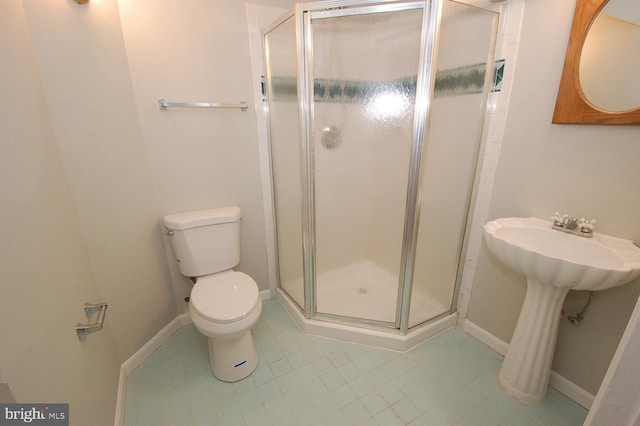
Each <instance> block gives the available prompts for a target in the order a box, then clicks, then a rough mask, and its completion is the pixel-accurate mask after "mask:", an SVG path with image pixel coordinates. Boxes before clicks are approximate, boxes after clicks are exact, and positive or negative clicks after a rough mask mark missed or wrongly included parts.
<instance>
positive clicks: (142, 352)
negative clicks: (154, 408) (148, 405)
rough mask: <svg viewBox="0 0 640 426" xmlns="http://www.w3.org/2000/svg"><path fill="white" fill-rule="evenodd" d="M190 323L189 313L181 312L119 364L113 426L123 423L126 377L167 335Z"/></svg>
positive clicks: (119, 425)
mask: <svg viewBox="0 0 640 426" xmlns="http://www.w3.org/2000/svg"><path fill="white" fill-rule="evenodd" d="M190 323H191V318H190V317H189V314H181V315H178V316H177V317H176V318H174V319H173V321H171V322H170V323H169V324H167V325H166V326H165V327H164V328H163V329H162V330H160V331H159V332H158V333H157V334H156V335H155V336H153V337H152V338H151V339H150V340H149V341H148V342H147V343H145V344H144V345H143V346H142V347H141V348H140V349H138V350H137V351H136V353H134V354H133V355H131V356H130V357H129V359H127V360H126V361H125V362H123V363H122V365H121V366H120V378H119V381H118V396H117V397H116V416H115V422H114V424H115V426H121V425H123V424H124V405H125V399H126V394H127V377H128V376H129V374H131V373H132V372H133V371H134V370H135V369H136V368H138V366H140V364H142V363H143V362H144V360H145V359H147V357H148V356H149V355H151V354H152V353H153V352H154V351H155V350H156V349H158V348H159V347H160V345H162V344H163V343H164V342H165V341H166V340H167V339H168V338H169V337H171V336H172V335H173V334H174V333H175V332H176V331H178V330H179V329H180V327H182V326H183V325H187V324H190Z"/></svg>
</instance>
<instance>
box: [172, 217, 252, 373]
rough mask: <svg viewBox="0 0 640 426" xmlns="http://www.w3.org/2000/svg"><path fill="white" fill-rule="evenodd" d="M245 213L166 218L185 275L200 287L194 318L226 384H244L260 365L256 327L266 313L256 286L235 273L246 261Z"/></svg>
mask: <svg viewBox="0 0 640 426" xmlns="http://www.w3.org/2000/svg"><path fill="white" fill-rule="evenodd" d="M240 218H241V212H240V208H238V207H235V206H231V207H221V208H216V209H209V210H197V211H191V212H183V213H175V214H171V215H168V216H165V217H164V220H163V223H164V228H165V232H166V235H168V236H169V239H170V241H171V247H172V249H173V254H174V256H175V259H176V262H177V265H178V269H179V270H180V273H182V275H184V276H186V277H191V278H192V280H194V281H195V283H196V284H195V285H194V287H193V289H192V290H191V296H190V299H189V315H190V316H191V320H192V321H193V324H194V325H195V327H196V329H198V331H199V332H200V333H202V334H204V335H205V336H206V337H207V339H208V341H209V362H210V364H211V371H213V374H214V375H215V376H216V377H217V378H218V379H220V380H222V381H225V382H235V381H238V380H241V379H244V378H245V377H247V376H248V375H249V374H251V373H252V372H253V370H255V368H256V366H257V365H258V354H257V353H256V350H255V347H254V345H253V335H252V334H251V328H252V327H253V326H254V325H255V324H256V322H257V321H258V318H260V313H261V312H262V300H261V299H260V294H259V292H258V286H257V285H256V282H255V281H254V280H253V279H252V278H251V277H250V276H248V275H246V274H244V273H242V272H236V271H234V270H233V269H232V268H233V267H235V266H236V265H238V263H239V262H240Z"/></svg>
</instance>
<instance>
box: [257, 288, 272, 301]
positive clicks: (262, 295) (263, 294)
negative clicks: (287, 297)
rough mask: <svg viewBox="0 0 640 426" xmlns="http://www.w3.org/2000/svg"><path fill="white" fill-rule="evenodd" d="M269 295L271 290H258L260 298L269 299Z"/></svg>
mask: <svg viewBox="0 0 640 426" xmlns="http://www.w3.org/2000/svg"><path fill="white" fill-rule="evenodd" d="M271 297H272V296H271V290H262V291H261V292H260V299H262V300H269V299H271Z"/></svg>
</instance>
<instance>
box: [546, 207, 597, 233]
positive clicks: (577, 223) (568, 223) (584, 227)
mask: <svg viewBox="0 0 640 426" xmlns="http://www.w3.org/2000/svg"><path fill="white" fill-rule="evenodd" d="M551 220H552V221H553V225H552V226H551V227H552V228H553V229H557V230H558V231H562V232H568V233H570V234H574V235H579V236H581V237H587V238H591V237H593V226H594V225H595V223H596V221H595V220H585V219H584V218H581V219H580V220H578V219H576V218H575V217H569V215H568V214H563V215H561V214H560V213H559V212H555V214H554V215H553V216H551Z"/></svg>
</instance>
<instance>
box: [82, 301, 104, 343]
mask: <svg viewBox="0 0 640 426" xmlns="http://www.w3.org/2000/svg"><path fill="white" fill-rule="evenodd" d="M107 307H108V305H107V304H106V303H85V304H84V313H85V314H86V315H87V319H89V318H91V316H92V315H93V314H94V313H96V312H98V318H96V322H95V323H93V324H81V323H77V324H76V333H78V339H80V340H84V339H85V338H86V337H87V336H88V335H89V334H91V333H95V332H96V331H100V330H102V325H103V324H104V317H105V315H106V314H107Z"/></svg>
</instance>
